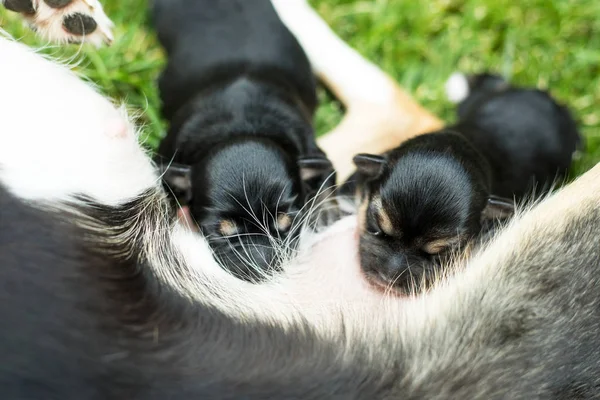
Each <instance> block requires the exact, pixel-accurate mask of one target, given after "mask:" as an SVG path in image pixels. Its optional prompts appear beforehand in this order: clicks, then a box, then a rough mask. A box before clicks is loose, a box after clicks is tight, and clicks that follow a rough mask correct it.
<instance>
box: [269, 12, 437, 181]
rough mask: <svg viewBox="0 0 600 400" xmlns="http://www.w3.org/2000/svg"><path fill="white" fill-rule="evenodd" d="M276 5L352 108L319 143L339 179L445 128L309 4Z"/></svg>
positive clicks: (319, 69)
mask: <svg viewBox="0 0 600 400" xmlns="http://www.w3.org/2000/svg"><path fill="white" fill-rule="evenodd" d="M272 2H273V5H274V6H275V8H276V10H277V12H278V13H279V16H280V17H281V19H282V20H283V21H284V23H285V24H286V25H287V27H288V28H289V29H290V30H291V31H292V33H294V35H295V36H296V37H297V38H298V41H299V42H300V44H301V45H302V47H303V48H304V51H305V52H306V53H307V55H308V57H309V59H310V61H311V63H312V65H313V69H314V71H315V73H316V75H317V76H318V77H319V78H320V79H321V81H323V82H324V83H325V84H326V85H327V86H328V87H329V88H330V89H331V91H332V92H333V93H334V95H335V96H336V97H337V98H338V99H339V100H340V101H341V102H342V103H344V105H345V106H346V108H347V112H346V115H345V116H344V119H343V120H342V122H341V123H340V124H339V125H338V126H337V127H336V128H335V129H333V130H332V131H331V132H329V133H327V134H326V135H325V136H323V137H322V138H321V139H320V141H319V144H320V145H321V146H322V148H323V150H325V152H326V153H327V155H328V156H329V158H330V159H331V160H332V162H333V164H334V165H335V167H336V169H337V172H338V178H339V179H341V180H344V179H345V178H347V177H348V175H349V174H350V173H351V171H352V170H353V169H354V167H353V165H352V156H353V155H354V154H356V153H359V152H360V153H363V152H367V153H381V152H383V151H384V150H388V149H390V148H392V147H395V146H397V145H398V144H400V143H401V142H403V141H404V140H406V139H408V138H410V137H411V136H414V135H417V134H420V133H425V132H428V131H432V130H436V129H438V128H440V127H441V126H442V122H441V121H440V120H439V119H438V118H437V117H435V116H434V115H433V114H431V113H430V112H428V111H427V110H425V109H424V108H423V107H421V106H420V105H419V104H417V103H416V102H415V101H414V100H413V99H412V98H411V97H410V96H409V95H408V94H407V93H406V92H405V91H404V90H402V88H400V87H399V86H398V84H397V83H396V82H395V81H394V80H393V79H392V78H390V77H389V76H388V75H387V74H386V73H385V72H383V71H382V70H381V69H379V68H378V67H377V66H375V65H374V64H372V63H371V62H369V61H367V60H366V59H365V58H364V57H362V56H361V55H360V54H359V53H358V52H356V51H355V50H354V49H352V48H351V47H350V46H348V45H347V44H346V43H344V41H342V40H341V39H340V38H339V37H337V36H336V34H335V33H334V32H333V31H332V30H331V29H330V28H329V27H328V26H327V24H326V23H325V22H324V21H323V20H322V19H321V17H320V16H319V15H318V14H317V13H316V12H315V11H314V10H313V9H312V8H311V7H310V5H309V4H308V3H307V2H306V0H272Z"/></svg>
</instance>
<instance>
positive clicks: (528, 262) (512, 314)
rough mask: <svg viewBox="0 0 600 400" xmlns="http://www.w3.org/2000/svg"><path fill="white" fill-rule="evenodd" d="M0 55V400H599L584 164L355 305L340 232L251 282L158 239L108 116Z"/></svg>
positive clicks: (166, 213) (65, 76) (112, 111)
mask: <svg viewBox="0 0 600 400" xmlns="http://www.w3.org/2000/svg"><path fill="white" fill-rule="evenodd" d="M0 58H1V59H2V60H10V62H2V63H0V79H1V81H2V85H1V87H2V90H0V110H2V111H1V112H0V115H1V126H2V129H1V130H0V143H1V145H0V202H1V207H0V260H1V263H0V320H1V321H2V328H1V329H0V354H1V355H2V363H1V364H0V391H1V394H2V398H3V399H40V398H43V399H61V400H64V399H77V400H81V399H103V400H104V399H144V400H146V399H166V398H173V399H240V398H244V399H272V398H278V399H311V398H313V399H323V398H330V399H389V398H404V399H422V398H432V399H448V398H461V399H462V398H478V399H497V398H510V399H534V398H540V399H541V398H543V399H548V398H556V399H569V398H577V399H581V398H597V397H598V396H599V395H600V354H599V353H600V339H599V332H600V314H599V313H598V310H599V309H600V295H599V294H598V290H597V288H598V285H600V273H599V268H600V252H599V251H598V248H599V247H598V245H599V241H600V239H599V238H600V165H599V166H596V167H595V168H593V169H592V170H590V171H589V172H587V173H586V174H585V175H584V176H582V177H581V178H579V180H577V181H576V182H574V183H572V184H571V185H569V186H567V187H565V188H564V189H562V190H561V191H560V192H558V193H557V194H555V195H553V196H552V197H549V198H547V199H546V200H544V201H542V202H541V203H540V204H538V205H536V206H535V207H533V208H531V209H529V210H525V211H524V212H523V213H522V214H520V215H519V216H517V217H516V218H515V219H514V221H513V222H512V223H511V224H510V225H509V226H508V227H507V228H506V229H505V230H504V231H503V232H502V233H500V235H499V236H498V237H496V238H495V239H494V240H493V241H492V242H490V243H489V244H488V245H487V246H485V247H484V248H483V249H482V250H481V251H480V252H478V253H477V254H476V255H475V256H474V257H473V258H472V259H471V260H470V262H469V263H467V264H464V265H463V264H457V265H455V268H454V273H453V274H452V275H451V276H450V277H449V278H448V279H445V280H442V281H440V282H438V283H437V284H435V285H434V286H433V288H431V290H430V291H429V292H427V293H421V294H416V295H415V296H413V297H410V298H409V297H397V296H383V295H382V294H381V293H380V292H375V291H373V290H372V289H371V288H370V286H369V285H368V284H367V283H366V282H365V280H364V279H363V277H362V276H361V274H360V270H359V265H358V261H357V256H356V252H357V237H356V222H355V221H354V219H353V218H351V217H350V218H348V219H345V220H342V221H340V222H338V223H337V224H335V225H333V226H331V227H330V228H329V229H328V230H327V231H325V232H323V233H322V234H319V235H318V236H314V237H304V238H303V240H302V246H301V254H300V256H299V257H298V258H297V259H295V260H293V261H291V262H290V263H289V265H286V266H285V267H286V268H285V271H284V273H283V274H282V275H281V276H279V277H277V278H276V279H273V280H270V281H268V282H265V283H263V284H260V285H255V284H250V283H247V282H244V281H241V280H238V279H236V278H234V277H233V276H231V275H229V274H227V273H226V272H225V271H223V270H222V269H221V268H219V267H218V266H217V265H216V263H215V261H214V260H213V259H212V256H211V253H210V251H209V249H208V246H207V243H206V241H205V240H204V239H203V238H202V237H201V236H199V235H197V234H195V233H193V232H191V231H189V230H187V229H185V228H184V227H182V226H181V225H180V224H179V222H177V220H176V218H175V210H173V209H172V208H171V207H170V205H169V202H168V201H167V199H166V195H165V193H164V191H163V189H162V186H161V185H160V182H159V176H158V174H157V173H156V171H155V168H154V167H153V165H152V163H151V161H150V158H149V157H148V156H147V155H146V154H145V153H144V151H143V150H142V148H141V147H140V146H139V144H138V141H137V137H136V131H135V128H134V126H132V125H131V124H130V123H129V122H128V120H127V117H126V116H125V115H124V113H123V112H121V111H119V110H118V109H117V108H115V107H114V106H113V105H112V104H111V102H110V101H109V100H107V99H105V98H103V97H102V96H101V95H99V94H98V93H97V92H95V91H94V90H93V89H92V88H91V87H90V86H88V85H87V84H85V83H84V82H82V81H81V80H79V79H78V78H77V77H76V76H75V75H74V74H73V73H71V72H70V71H68V69H67V68H66V67H64V66H61V65H59V64H57V63H55V62H52V61H49V60H45V59H44V58H43V57H42V56H40V55H38V54H36V53H35V52H34V51H33V50H31V49H28V48H26V47H25V46H23V45H20V44H18V43H16V42H14V41H12V40H11V39H9V38H6V37H3V38H1V39H0ZM74 99H76V101H74ZM32 116H34V117H32ZM288 271H290V272H289V273H288Z"/></svg>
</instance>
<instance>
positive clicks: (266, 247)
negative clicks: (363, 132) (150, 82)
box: [153, 0, 334, 280]
mask: <svg viewBox="0 0 600 400" xmlns="http://www.w3.org/2000/svg"><path fill="white" fill-rule="evenodd" d="M153 16H154V18H153V19H154V24H155V26H156V29H157V32H158V36H159V39H160V41H161V43H162V44H163V46H164V47H165V49H166V51H167V53H168V65H167V68H166V70H165V71H164V72H163V74H162V76H161V77H160V81H159V87H160V94H161V99H162V103H163V113H164V115H165V116H166V117H167V119H168V120H169V121H170V129H169V132H168V134H167V136H166V138H165V139H164V140H163V142H162V143H161V145H160V148H159V154H160V156H161V159H162V161H161V162H162V163H163V165H168V164H169V162H171V161H174V162H175V163H177V164H180V165H186V166H189V167H190V168H191V173H190V176H189V177H190V184H191V201H190V210H191V213H192V216H193V217H194V219H195V220H196V221H197V222H198V224H199V226H200V228H201V230H202V231H203V232H204V233H205V234H206V235H207V237H208V239H209V240H210V241H211V244H212V246H213V247H214V248H215V249H216V250H217V256H218V257H219V258H220V259H221V261H223V263H224V264H225V265H226V266H227V267H228V268H229V269H230V270H231V271H232V272H234V273H235V274H236V275H237V276H239V277H242V278H244V279H253V280H254V279H259V278H260V277H261V276H262V274H263V273H264V272H268V270H271V269H273V268H274V267H275V266H276V264H277V262H276V261H277V260H275V259H274V258H275V255H276V254H275V253H276V252H275V251H274V250H273V246H272V242H271V241H270V239H269V238H268V237H267V236H266V234H267V233H268V234H270V235H272V236H273V237H275V238H280V239H282V240H284V239H286V238H288V237H289V238H288V240H290V244H293V243H294V240H291V239H293V235H294V233H295V232H297V229H296V227H295V226H292V227H289V226H287V225H286V226H285V227H284V228H285V229H281V227H280V229H278V227H277V226H276V225H277V224H276V222H275V220H276V218H277V216H278V215H280V214H282V213H283V214H286V215H287V216H288V217H289V218H290V219H293V220H295V221H299V220H300V219H299V218H295V217H296V216H297V214H298V213H299V211H300V209H301V208H302V207H303V206H304V204H305V202H306V201H308V200H310V199H311V198H312V195H314V193H315V192H316V191H317V190H318V189H319V188H320V187H321V185H322V184H324V183H325V182H326V181H327V182H329V183H332V182H334V177H333V176H332V173H333V168H332V166H331V164H330V163H329V161H328V160H327V159H326V157H325V155H324V153H323V152H322V151H321V150H320V149H319V148H318V146H317V144H316V141H315V138H314V131H313V128H312V125H311V122H312V117H313V113H314V111H315V107H316V103H317V100H316V94H315V79H314V77H313V75H312V71H311V67H310V65H309V62H308V59H307V58H306V55H305V54H304V52H303V50H302V49H301V47H300V45H299V44H298V42H297V41H296V39H295V38H294V37H293V36H292V34H291V33H290V32H289V31H288V29H287V28H286V27H285V26H284V25H283V24H282V22H281V21H280V20H279V17H278V16H277V14H276V12H275V10H274V9H273V6H272V5H271V3H270V1H269V0H228V1H226V0H219V1H216V0H202V1H194V2H189V1H184V0H156V1H155V2H154V9H153ZM305 160H310V161H316V162H313V163H312V164H311V166H310V167H308V168H306V167H304V166H303V165H305V164H302V162H303V161H305ZM315 178H316V179H315ZM171 186H173V185H171ZM179 200H180V201H181V197H180V198H179ZM223 221H228V222H227V223H229V222H233V223H234V224H235V228H236V229H235V231H236V233H239V234H241V235H243V237H230V236H228V235H224V234H223V233H222V230H221V231H219V229H218V227H219V226H221V225H220V224H221V223H222V222H223ZM232 249H237V251H235V250H232ZM236 253H237V254H236ZM240 253H241V256H240V255H239V254H240ZM256 267H261V271H259V272H258V273H257V272H256V271H255V270H254V268H256Z"/></svg>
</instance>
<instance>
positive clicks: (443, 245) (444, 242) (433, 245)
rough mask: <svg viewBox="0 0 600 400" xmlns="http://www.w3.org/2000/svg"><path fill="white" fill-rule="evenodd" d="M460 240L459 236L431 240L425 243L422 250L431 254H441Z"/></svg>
mask: <svg viewBox="0 0 600 400" xmlns="http://www.w3.org/2000/svg"><path fill="white" fill-rule="evenodd" d="M458 242H459V238H458V237H448V238H443V239H437V240H432V241H431V242H428V243H425V245H424V246H423V247H422V250H423V251H424V252H425V253H427V254H430V255H432V256H433V255H436V254H440V253H441V252H443V251H445V250H448V249H450V248H451V247H452V246H454V245H456V244H457V243H458Z"/></svg>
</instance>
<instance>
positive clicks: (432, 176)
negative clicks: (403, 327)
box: [351, 130, 493, 290]
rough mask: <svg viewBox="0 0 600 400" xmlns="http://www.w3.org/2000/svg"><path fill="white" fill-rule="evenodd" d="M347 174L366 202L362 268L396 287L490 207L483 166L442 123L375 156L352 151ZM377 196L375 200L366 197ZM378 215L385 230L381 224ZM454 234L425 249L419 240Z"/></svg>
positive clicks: (469, 231)
mask: <svg viewBox="0 0 600 400" xmlns="http://www.w3.org/2000/svg"><path fill="white" fill-rule="evenodd" d="M354 161H355V163H356V164H357V173H356V175H355V176H354V177H353V178H351V180H356V182H357V184H358V187H359V188H360V189H359V190H360V192H361V196H363V198H362V199H361V201H362V202H366V203H367V204H368V205H367V208H366V211H365V213H366V214H365V216H364V225H365V226H364V227H362V232H361V236H360V244H359V247H360V260H361V266H362V268H363V270H364V271H365V272H366V274H367V275H368V276H369V277H370V278H372V279H374V280H376V281H377V280H383V281H384V282H385V284H393V285H395V286H396V287H397V288H398V289H400V290H411V288H414V286H415V285H419V284H420V283H422V281H423V280H424V281H425V283H426V282H427V281H430V280H431V278H433V276H434V274H435V273H436V272H437V271H436V267H437V265H438V262H439V258H440V256H441V255H442V254H443V253H445V252H448V251H449V250H452V249H456V248H458V247H459V246H460V245H464V244H466V243H467V242H468V241H469V240H470V239H473V238H474V237H475V236H476V235H477V234H478V233H479V232H480V230H481V223H482V219H483V216H484V214H485V211H486V210H489V208H490V200H492V199H493V198H491V197H490V196H491V179H492V177H491V170H490V167H489V165H488V163H487V161H486V160H485V158H484V157H483V156H482V155H481V154H480V153H479V152H478V151H477V150H476V149H475V148H474V147H473V146H472V145H471V144H470V143H469V141H467V140H466V139H465V138H464V137H463V136H461V135H460V134H458V133H455V132H453V131H449V130H443V131H440V132H434V133H430V134H425V135H421V136H417V137H415V138H413V139H410V140H408V141H406V142H405V143H403V144H402V145H401V146H399V147H397V148H395V149H393V150H391V151H389V152H386V153H385V154H383V156H382V157H378V156H367V155H359V156H357V157H355V159H354ZM375 199H378V200H377V201H374V200H375ZM383 219H386V220H387V221H389V222H388V224H391V225H392V227H393V230H392V231H389V228H388V230H387V231H386V229H385V228H382V224H383V222H382V220H383ZM454 237H459V238H460V240H459V241H458V242H457V243H454V245H453V246H450V247H449V248H447V249H445V250H443V251H441V252H439V253H438V252H434V253H432V254H430V253H428V252H427V251H426V246H427V244H429V243H431V242H434V241H437V240H445V239H448V238H454Z"/></svg>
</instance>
